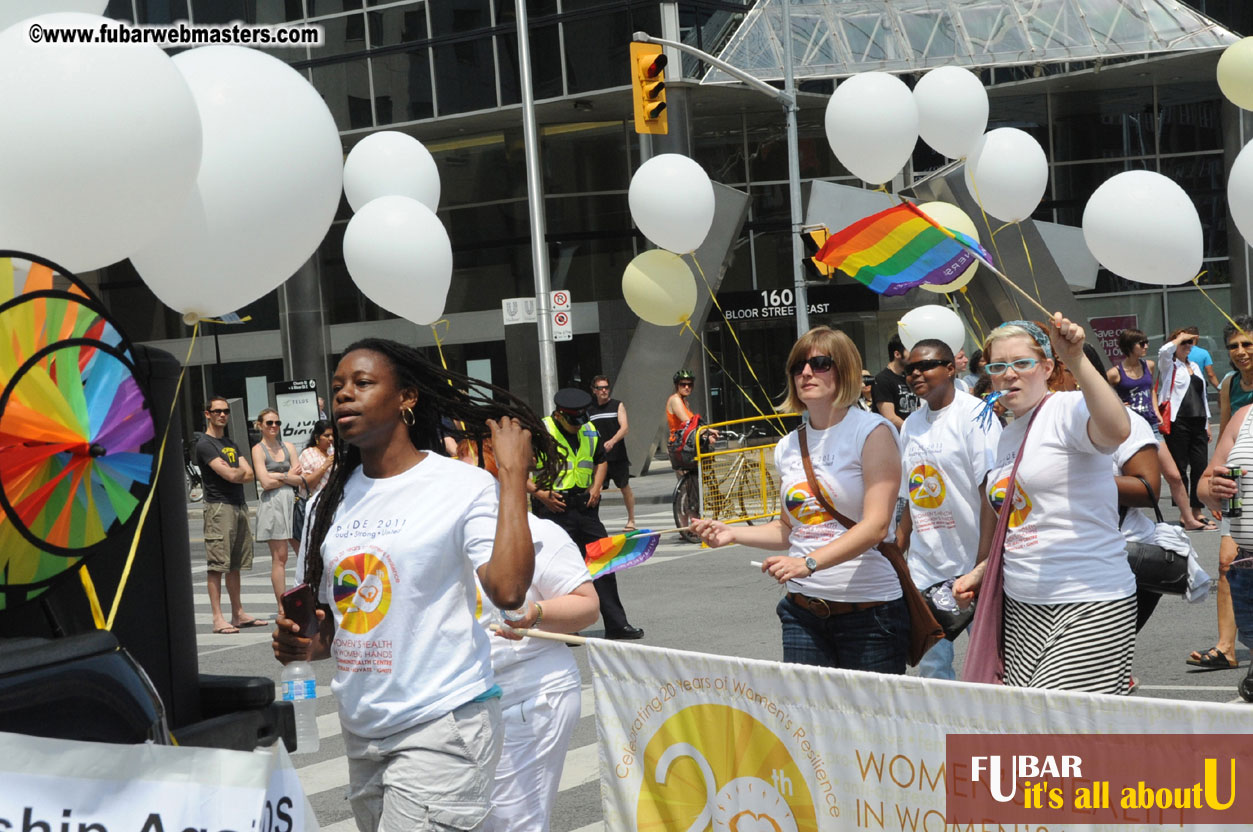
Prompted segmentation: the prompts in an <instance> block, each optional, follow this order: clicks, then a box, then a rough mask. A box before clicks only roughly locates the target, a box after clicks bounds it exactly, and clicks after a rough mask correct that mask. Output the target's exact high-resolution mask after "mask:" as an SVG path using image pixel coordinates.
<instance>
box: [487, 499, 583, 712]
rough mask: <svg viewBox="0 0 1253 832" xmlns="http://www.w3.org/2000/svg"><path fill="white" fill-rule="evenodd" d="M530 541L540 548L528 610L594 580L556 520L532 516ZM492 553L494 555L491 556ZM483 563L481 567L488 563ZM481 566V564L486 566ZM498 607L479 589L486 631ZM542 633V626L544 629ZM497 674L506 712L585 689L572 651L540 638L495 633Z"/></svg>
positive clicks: (493, 655) (493, 668) (502, 704)
mask: <svg viewBox="0 0 1253 832" xmlns="http://www.w3.org/2000/svg"><path fill="white" fill-rule="evenodd" d="M527 520H528V521H529V522H530V525H531V540H532V541H533V542H534V543H535V575H534V577H532V578H531V588H530V589H528V590H527V592H526V600H527V604H528V605H529V604H530V602H532V601H540V602H543V601H547V600H548V599H549V598H559V597H561V596H562V595H569V594H570V593H571V592H573V591H574V590H576V589H578V588H579V587H580V586H582V585H583V584H585V583H587V582H589V581H591V580H592V576H591V574H590V573H589V572H588V571H587V566H586V565H585V564H584V563H583V556H582V555H581V554H579V547H578V546H575V545H574V541H573V540H571V539H570V535H568V534H566V532H565V530H564V529H562V528H561V527H560V526H558V525H557V524H556V523H554V522H553V521H551V520H541V519H540V518H538V517H536V516H535V515H534V514H528V515H527ZM489 554H490V552H489ZM486 562H487V559H486V558H484V559H483V560H482V563H486ZM482 563H480V565H482ZM496 613H498V610H497V608H496V605H495V604H493V603H492V602H491V600H490V599H489V598H488V597H487V594H486V593H485V592H483V588H482V586H479V587H478V606H477V607H476V609H475V615H477V616H478V618H479V623H480V624H482V625H483V626H484V627H486V626H487V625H488V624H490V623H492V621H493V616H494V614H496ZM540 628H541V629H543V624H541V625H540ZM491 642H492V670H493V671H494V673H495V674H496V684H498V685H500V687H501V690H503V691H504V694H503V696H502V697H501V702H500V704H501V707H504V708H508V707H509V706H510V705H516V704H517V703H519V702H523V701H525V700H527V699H530V698H532V697H534V696H536V695H538V694H541V693H559V692H561V691H563V690H569V689H571V688H577V687H578V686H579V684H580V678H579V666H578V664H576V663H575V661H574V656H573V655H572V654H571V653H570V648H569V647H567V646H566V645H564V644H562V643H561V642H558V641H545V640H544V639H541V638H524V639H522V640H521V641H510V640H509V639H505V638H501V637H500V636H497V635H495V634H493V635H492V636H491Z"/></svg>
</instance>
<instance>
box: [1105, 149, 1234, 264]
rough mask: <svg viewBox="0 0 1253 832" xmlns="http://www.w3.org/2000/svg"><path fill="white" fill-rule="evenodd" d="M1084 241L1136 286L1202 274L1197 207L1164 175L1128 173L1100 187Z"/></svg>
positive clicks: (1117, 176)
mask: <svg viewBox="0 0 1253 832" xmlns="http://www.w3.org/2000/svg"><path fill="white" fill-rule="evenodd" d="M1246 164H1247V163H1246ZM1235 173H1236V171H1235V170H1234V169H1233V171H1232V178H1233V179H1234V178H1235ZM1083 239H1084V241H1085V242H1086V243H1087V244H1088V250H1089V251H1091V252H1092V255H1093V256H1094V257H1096V259H1097V260H1099V261H1100V262H1101V265H1102V266H1104V267H1105V268H1107V269H1109V270H1110V271H1111V272H1113V273H1114V274H1116V275H1119V276H1120V277H1125V278H1127V279H1128V280H1134V281H1136V282H1137V283H1152V284H1154V285H1157V286H1176V285H1179V284H1182V283H1187V282H1188V281H1189V280H1191V279H1192V278H1194V277H1196V274H1197V272H1199V271H1200V270H1201V257H1202V253H1203V248H1204V246H1203V240H1202V235H1201V218H1200V217H1199V216H1198V215H1197V212H1196V206H1195V205H1194V204H1193V203H1192V200H1191V198H1189V197H1188V195H1187V194H1186V193H1184V190H1183V188H1181V187H1179V186H1178V185H1177V184H1175V183H1174V182H1173V181H1171V180H1170V179H1167V178H1166V177H1165V176H1162V175H1161V174H1160V173H1153V172H1152V171H1147V170H1129V171H1125V172H1124V173H1120V174H1117V175H1115V176H1112V177H1110V178H1109V179H1107V180H1105V181H1104V182H1103V183H1101V186H1100V187H1099V188H1097V189H1096V190H1095V191H1094V192H1093V193H1092V196H1091V197H1089V198H1088V204H1087V205H1086V206H1084V209H1083Z"/></svg>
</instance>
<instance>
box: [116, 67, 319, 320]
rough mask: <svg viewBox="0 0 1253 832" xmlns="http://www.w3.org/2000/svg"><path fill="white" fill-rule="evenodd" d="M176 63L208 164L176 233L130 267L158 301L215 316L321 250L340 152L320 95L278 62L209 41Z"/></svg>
mask: <svg viewBox="0 0 1253 832" xmlns="http://www.w3.org/2000/svg"><path fill="white" fill-rule="evenodd" d="M117 51H119V50H109V52H110V53H115V52H117ZM174 63H175V64H177V65H178V68H179V69H180V70H182V73H183V75H184V76H185V77H186V79H187V83H188V85H189V86H190V87H191V90H192V94H193V95H195V97H196V104H197V106H198V107H199V108H200V120H201V122H202V124H203V126H204V159H203V161H202V162H201V165H200V175H199V177H198V179H197V180H196V188H195V190H194V191H193V192H192V195H191V197H190V198H189V199H188V200H187V202H186V203H185V204H184V205H183V207H182V210H181V212H178V213H177V216H176V217H175V219H174V222H173V224H172V227H167V228H166V229H165V231H164V233H163V234H162V235H161V237H160V238H159V239H158V240H157V241H156V242H154V243H153V244H151V245H149V246H148V247H146V248H145V249H143V250H142V251H140V252H138V253H136V254H133V255H132V256H131V262H132V263H133V264H134V266H135V268H136V270H138V272H139V275H140V276H141V277H142V278H143V279H144V282H146V283H147V284H148V287H149V288H151V289H152V291H153V292H154V293H156V295H157V297H158V298H160V299H161V302H162V303H164V304H165V305H166V306H169V307H170V308H172V309H176V310H178V311H179V312H182V313H184V315H185V316H189V315H190V316H200V317H212V316H214V315H220V314H223V313H225V312H231V311H234V310H236V309H239V308H240V307H242V306H244V305H246V304H248V303H251V302H252V301H254V300H256V299H257V298H259V297H261V296H262V295H264V294H265V293H267V292H269V291H271V290H273V289H274V288H276V287H277V286H278V285H279V284H281V283H282V282H283V281H285V280H287V278H289V277H291V275H292V274H293V273H294V272H295V271H296V270H297V269H299V268H300V266H301V264H303V263H304V262H305V261H306V260H308V259H309V257H310V256H311V255H312V254H313V253H314V252H315V251H316V250H317V247H318V245H319V244H320V243H321V242H322V238H323V237H325V236H326V231H327V229H328V228H330V227H331V221H332V220H333V219H334V218H335V211H336V209H337V208H338V207H339V192H340V188H341V186H342V181H343V179H342V175H341V174H342V171H343V148H342V147H341V146H340V143H339V132H338V130H336V128H335V120H334V119H333V118H331V113H330V111H329V110H328V109H327V108H326V103H325V102H324V101H323V100H322V96H321V95H319V94H318V92H317V90H315V89H314V88H313V87H312V85H310V84H309V82H308V81H307V80H306V79H305V77H304V76H303V75H301V74H300V73H298V72H296V70H294V69H292V68H291V67H289V66H288V65H287V64H285V63H283V62H282V61H280V60H279V59H278V58H275V57H272V56H270V55H267V54H265V53H263V52H259V51H257V50H254V49H245V48H243V47H239V46H205V47H201V48H199V49H192V50H190V51H187V52H183V53H182V54H180V55H178V56H176V57H175V58H174Z"/></svg>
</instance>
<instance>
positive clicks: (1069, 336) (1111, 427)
mask: <svg viewBox="0 0 1253 832" xmlns="http://www.w3.org/2000/svg"><path fill="white" fill-rule="evenodd" d="M1049 335H1050V340H1051V341H1052V342H1053V352H1054V353H1056V354H1057V357H1058V358H1060V359H1061V360H1062V361H1064V362H1066V367H1067V368H1068V369H1069V370H1070V372H1071V373H1072V374H1073V375H1074V377H1075V381H1076V382H1078V383H1079V388H1080V389H1081V390H1082V391H1083V400H1084V401H1085V402H1086V403H1087V405H1088V438H1089V439H1091V440H1092V444H1093V445H1096V446H1097V447H1098V448H1106V449H1111V450H1112V449H1114V448H1117V447H1118V446H1119V445H1121V444H1122V443H1123V441H1124V440H1126V438H1127V437H1128V436H1130V435H1131V420H1130V419H1129V418H1128V417H1127V409H1126V408H1125V407H1123V403H1122V400H1121V399H1119V398H1118V394H1117V393H1115V392H1114V388H1112V387H1110V386H1109V384H1108V383H1105V379H1103V378H1101V373H1100V371H1099V370H1097V369H1096V368H1095V367H1093V366H1092V362H1091V361H1088V357H1087V356H1086V355H1084V354H1083V342H1084V340H1085V333H1084V331H1083V327H1081V326H1079V324H1077V323H1074V322H1073V321H1071V320H1070V319H1069V318H1066V317H1065V316H1063V315H1062V313H1060V312H1055V313H1053V320H1052V326H1051V327H1050V332H1049Z"/></svg>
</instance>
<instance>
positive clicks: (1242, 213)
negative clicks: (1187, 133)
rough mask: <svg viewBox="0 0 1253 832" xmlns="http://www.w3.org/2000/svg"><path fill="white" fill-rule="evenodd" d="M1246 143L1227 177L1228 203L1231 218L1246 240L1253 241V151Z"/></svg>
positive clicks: (1251, 145) (1250, 145) (1252, 145)
mask: <svg viewBox="0 0 1253 832" xmlns="http://www.w3.org/2000/svg"><path fill="white" fill-rule="evenodd" d="M1250 147H1253V144H1246V145H1245V146H1244V149H1243V150H1241V151H1240V153H1239V155H1237V156H1236V160H1235V162H1233V163H1232V164H1231V175H1230V177H1229V178H1228V179H1227V204H1228V205H1230V206H1231V218H1232V220H1234V221H1235V224H1236V228H1238V229H1239V230H1240V235H1241V236H1242V237H1244V239H1245V242H1248V243H1253V151H1250V150H1249V148H1250Z"/></svg>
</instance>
